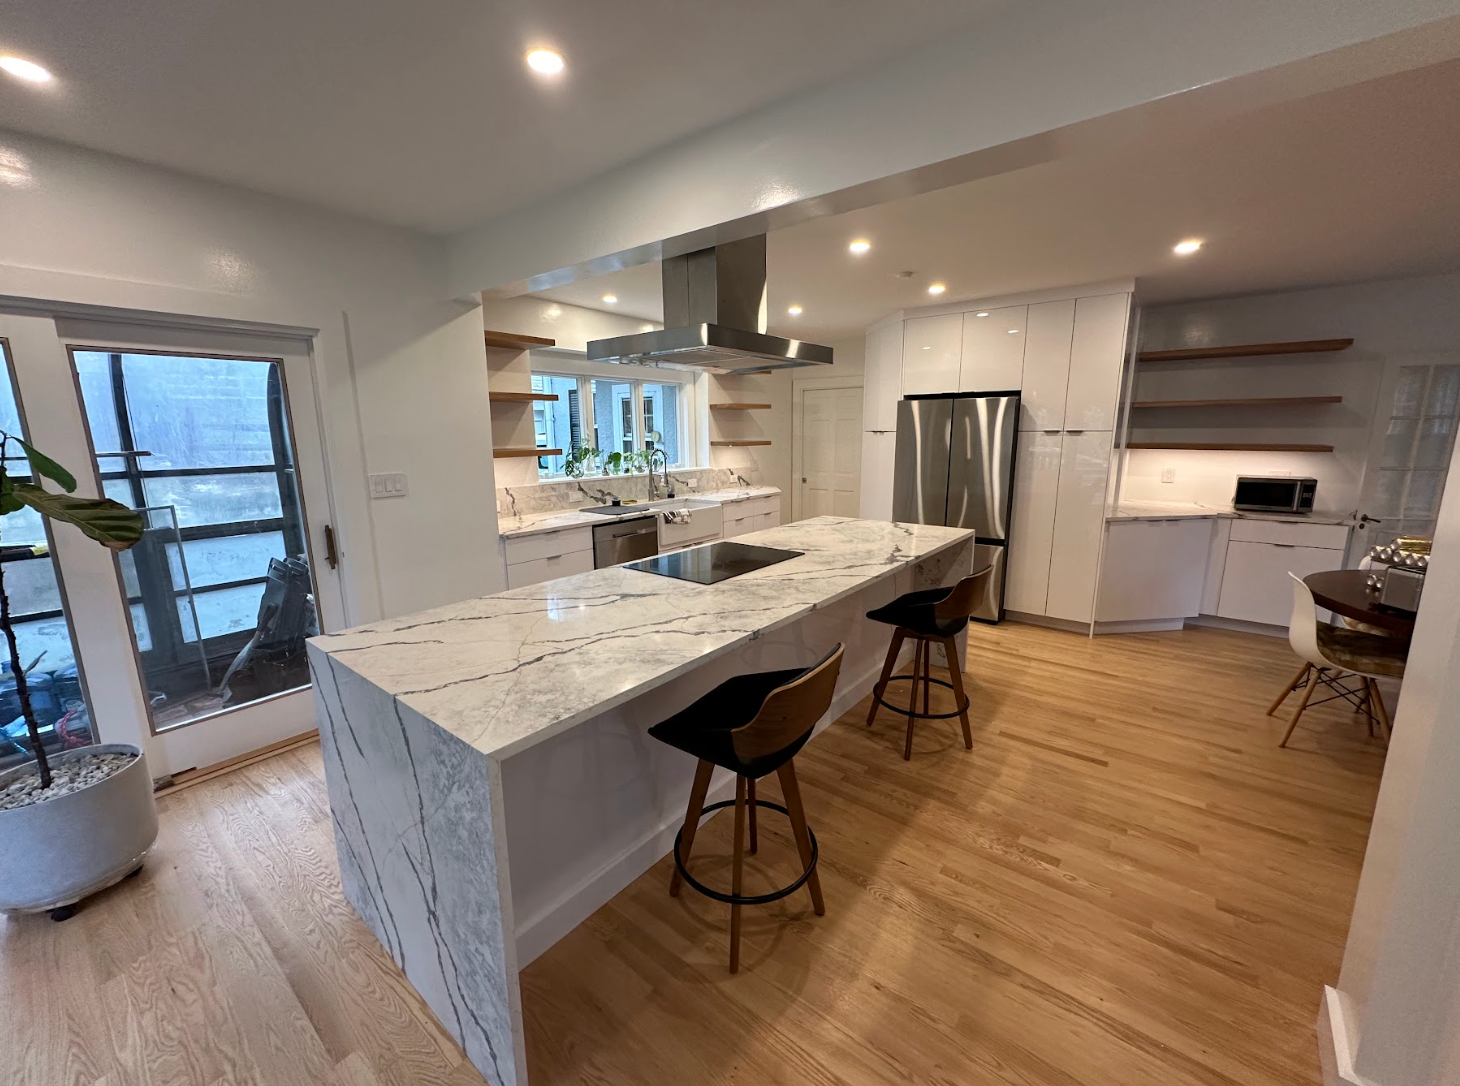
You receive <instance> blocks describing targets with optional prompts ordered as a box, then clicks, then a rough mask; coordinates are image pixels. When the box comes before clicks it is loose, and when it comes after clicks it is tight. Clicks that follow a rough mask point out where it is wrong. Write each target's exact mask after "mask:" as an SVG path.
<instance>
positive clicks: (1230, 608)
mask: <svg viewBox="0 0 1460 1086" xmlns="http://www.w3.org/2000/svg"><path fill="white" fill-rule="evenodd" d="M1300 527H1306V526H1300ZM1341 568H1343V551H1342V550H1331V549H1329V548H1326V547H1300V546H1295V545H1293V544H1288V543H1253V542H1249V541H1247V540H1241V539H1235V538H1234V539H1233V540H1232V541H1231V542H1229V543H1228V544H1227V562H1226V566H1225V568H1224V569H1223V571H1222V594H1221V596H1220V597H1219V599H1218V603H1217V615H1218V616H1219V617H1221V618H1231V619H1239V620H1241V621H1243V622H1264V623H1267V624H1268V625H1269V626H1286V625H1288V622H1289V620H1290V619H1291V618H1292V614H1293V582H1292V579H1291V578H1290V577H1289V576H1288V574H1289V573H1290V572H1291V573H1296V574H1297V575H1298V576H1299V577H1306V576H1308V574H1310V573H1320V572H1322V571H1323V570H1325V569H1341Z"/></svg>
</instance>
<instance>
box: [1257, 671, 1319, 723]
mask: <svg viewBox="0 0 1460 1086" xmlns="http://www.w3.org/2000/svg"><path fill="white" fill-rule="evenodd" d="M1312 670H1313V665H1312V664H1304V665H1303V666H1302V667H1300V668H1298V673H1297V674H1296V675H1294V676H1293V681H1292V682H1290V683H1288V685H1287V686H1285V687H1283V692H1282V693H1281V694H1279V695H1278V696H1277V700H1276V701H1275V702H1273V703H1272V704H1271V705H1269V706H1268V707H1267V715H1268V716H1272V714H1273V713H1275V712H1277V711H1278V706H1279V705H1281V704H1282V703H1283V702H1285V701H1287V699H1288V695H1289V694H1291V693H1292V692H1293V691H1294V690H1296V689H1298V684H1299V683H1300V682H1302V681H1303V680H1304V679H1305V678H1307V677H1308V672H1310V671H1312Z"/></svg>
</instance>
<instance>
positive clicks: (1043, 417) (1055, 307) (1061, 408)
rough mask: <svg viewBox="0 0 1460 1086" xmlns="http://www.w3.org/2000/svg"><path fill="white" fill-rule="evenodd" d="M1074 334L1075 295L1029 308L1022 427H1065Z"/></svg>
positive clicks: (1026, 428) (1036, 428)
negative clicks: (1071, 343) (1066, 395)
mask: <svg viewBox="0 0 1460 1086" xmlns="http://www.w3.org/2000/svg"><path fill="white" fill-rule="evenodd" d="M1074 333H1075V300H1074V299H1073V298H1070V299H1066V300H1063V301H1058V302H1039V303H1037V304H1036V305H1031V306H1030V307H1029V322H1028V327H1027V328H1026V330H1025V333H1024V338H1025V340H1026V342H1025V344H1024V389H1023V392H1024V395H1023V399H1022V400H1021V401H1020V404H1019V429H1021V430H1063V429H1064V428H1065V394H1066V390H1067V388H1068V386H1069V383H1070V341H1071V339H1072V337H1073V336H1074ZM1010 338H1013V337H1010Z"/></svg>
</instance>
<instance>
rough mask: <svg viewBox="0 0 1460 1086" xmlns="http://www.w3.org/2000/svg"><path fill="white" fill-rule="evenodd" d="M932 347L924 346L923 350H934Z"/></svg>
mask: <svg viewBox="0 0 1460 1086" xmlns="http://www.w3.org/2000/svg"><path fill="white" fill-rule="evenodd" d="M932 349H933V348H931V347H924V348H923V350H925V351H931V350H932Z"/></svg>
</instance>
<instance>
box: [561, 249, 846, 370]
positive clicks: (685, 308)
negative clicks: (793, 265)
mask: <svg viewBox="0 0 1460 1086" xmlns="http://www.w3.org/2000/svg"><path fill="white" fill-rule="evenodd" d="M765 269H766V259H765V235H764V234H758V235H756V236H755V237H751V238H744V239H743V240H741V241H732V242H729V243H728V244H725V245H717V246H715V247H714V248H713V249H701V250H699V251H698V252H694V253H686V254H684V255H683V256H675V257H670V258H668V259H666V260H665V261H664V262H663V264H662V265H661V274H662V280H663V287H664V327H663V328H662V329H660V330H659V331H656V332H639V333H637V334H635V335H632V336H614V337H613V338H612V339H595V340H591V341H589V343H588V358H589V360H590V361H594V362H626V363H633V364H635V365H640V366H646V365H647V366H667V367H672V368H674V369H697V370H705V371H708V372H710V373H744V372H748V371H752V370H775V369H790V368H792V367H797V366H827V365H830V364H831V348H830V347H823V346H822V345H821V344H819V343H804V342H802V341H801V340H799V339H782V338H781V337H780V336H771V335H767V334H766V331H765V327H766V290H765V280H766V270H765Z"/></svg>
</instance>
